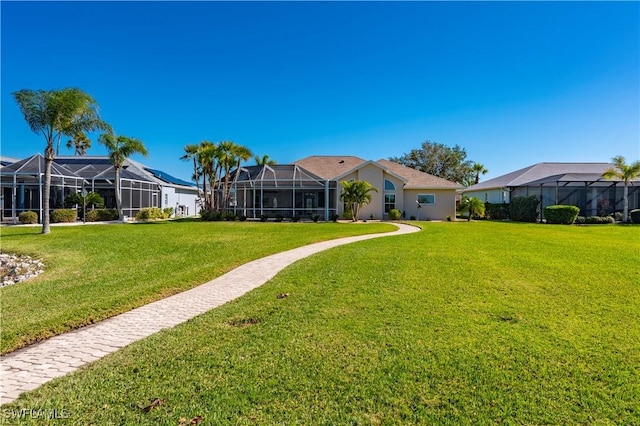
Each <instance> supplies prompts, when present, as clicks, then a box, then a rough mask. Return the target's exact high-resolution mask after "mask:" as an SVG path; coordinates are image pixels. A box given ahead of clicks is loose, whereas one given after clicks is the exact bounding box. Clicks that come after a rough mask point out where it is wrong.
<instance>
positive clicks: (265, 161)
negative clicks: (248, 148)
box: [253, 154, 277, 166]
mask: <svg viewBox="0 0 640 426" xmlns="http://www.w3.org/2000/svg"><path fill="white" fill-rule="evenodd" d="M253 161H255V162H256V166H273V165H275V164H277V163H276V160H272V159H271V158H269V156H268V155H267V154H265V155H263V156H262V157H260V156H258V155H256V156H255V157H253Z"/></svg>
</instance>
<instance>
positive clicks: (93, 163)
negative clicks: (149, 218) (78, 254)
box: [0, 154, 199, 222]
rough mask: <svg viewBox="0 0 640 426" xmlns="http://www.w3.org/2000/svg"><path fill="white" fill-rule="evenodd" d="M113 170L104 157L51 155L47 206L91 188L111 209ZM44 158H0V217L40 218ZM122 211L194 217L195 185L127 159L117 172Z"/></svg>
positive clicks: (56, 206)
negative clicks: (30, 214) (156, 210)
mask: <svg viewBox="0 0 640 426" xmlns="http://www.w3.org/2000/svg"><path fill="white" fill-rule="evenodd" d="M114 178H115V170H114V168H113V166H112V165H111V163H110V162H109V158H108V157H106V156H82V157H56V158H55V159H54V162H53V164H52V167H51V195H50V197H49V200H50V206H51V208H52V209H55V208H62V207H63V203H64V199H65V197H67V196H68V195H69V194H71V193H72V192H81V191H83V190H85V191H94V192H97V193H98V194H100V195H101V196H102V198H103V199H104V201H105V206H106V208H115V204H116V201H115V184H114ZM43 185H44V157H43V156H42V155H41V154H36V155H33V156H31V157H29V158H26V159H23V160H16V159H12V158H9V157H2V158H1V159H0V186H1V190H0V196H1V199H0V201H1V203H0V213H1V215H2V218H1V219H2V220H11V221H14V222H15V221H17V217H18V215H19V214H20V213H21V212H23V211H27V210H32V211H35V212H37V213H38V218H41V217H42V200H41V197H42V196H41V194H42V193H43ZM120 189H121V196H122V209H123V214H124V215H125V216H129V217H133V216H135V215H136V213H137V212H138V211H140V209H142V208H146V207H160V208H164V207H173V208H175V209H176V214H177V215H195V214H197V213H198V212H199V208H198V189H197V188H196V187H195V184H192V183H189V182H185V181H182V180H180V179H176V178H174V177H172V176H170V175H168V174H166V173H164V172H161V171H159V170H154V169H150V168H147V167H146V166H144V165H142V164H140V163H137V162H135V161H133V160H127V161H126V162H125V165H124V167H123V169H122V171H121V173H120Z"/></svg>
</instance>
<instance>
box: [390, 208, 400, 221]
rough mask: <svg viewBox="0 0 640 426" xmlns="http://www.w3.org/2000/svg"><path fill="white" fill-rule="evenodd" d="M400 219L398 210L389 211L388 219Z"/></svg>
mask: <svg viewBox="0 0 640 426" xmlns="http://www.w3.org/2000/svg"><path fill="white" fill-rule="evenodd" d="M401 217H402V213H400V210H398V209H391V210H389V219H391V220H398V219H400V218H401Z"/></svg>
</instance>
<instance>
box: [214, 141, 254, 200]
mask: <svg viewBox="0 0 640 426" xmlns="http://www.w3.org/2000/svg"><path fill="white" fill-rule="evenodd" d="M218 146H219V148H220V153H219V156H218V162H219V164H220V166H221V168H222V170H221V173H222V175H223V176H224V186H223V190H222V207H223V208H224V209H229V208H230V206H231V188H232V187H233V185H235V183H236V182H237V181H238V176H239V175H240V165H241V163H242V162H243V161H248V160H249V159H250V158H251V156H252V155H253V154H252V153H251V150H249V148H247V147H246V146H243V145H238V144H236V143H235V142H233V141H222V142H220V143H219V144H218ZM234 167H235V169H236V172H235V173H234V174H233V181H231V179H232V177H231V169H232V168H234Z"/></svg>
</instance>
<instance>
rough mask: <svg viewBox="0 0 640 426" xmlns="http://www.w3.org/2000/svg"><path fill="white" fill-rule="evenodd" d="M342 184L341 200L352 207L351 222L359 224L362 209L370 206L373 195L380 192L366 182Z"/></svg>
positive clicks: (354, 181) (346, 182) (357, 181)
mask: <svg viewBox="0 0 640 426" xmlns="http://www.w3.org/2000/svg"><path fill="white" fill-rule="evenodd" d="M340 184H341V185H342V192H341V193H340V199H341V200H343V201H344V202H345V203H347V205H349V206H350V207H351V220H353V221H354V222H357V221H358V213H360V208H361V207H362V206H364V205H366V204H369V203H370V202H371V193H372V192H378V190H377V189H376V188H375V187H373V185H371V184H370V183H369V182H367V181H366V180H352V181H342V182H340Z"/></svg>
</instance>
